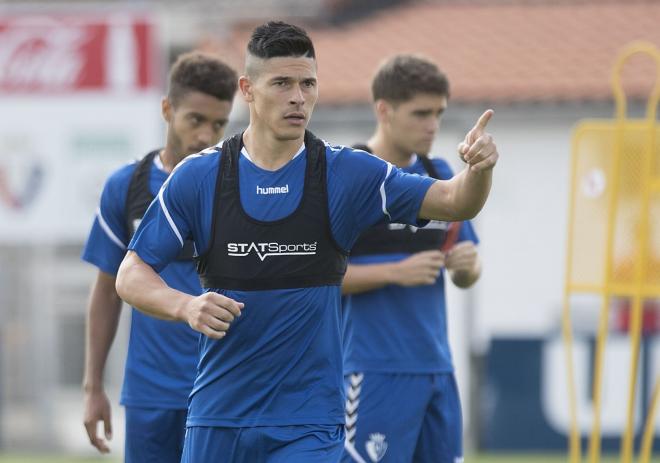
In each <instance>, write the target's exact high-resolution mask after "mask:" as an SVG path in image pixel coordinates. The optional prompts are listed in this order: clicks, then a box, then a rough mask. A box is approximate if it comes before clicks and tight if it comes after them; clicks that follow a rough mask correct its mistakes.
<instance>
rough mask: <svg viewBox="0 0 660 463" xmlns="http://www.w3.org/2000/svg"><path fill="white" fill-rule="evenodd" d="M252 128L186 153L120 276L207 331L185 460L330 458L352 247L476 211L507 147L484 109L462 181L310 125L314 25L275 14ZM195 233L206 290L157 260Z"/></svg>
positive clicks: (257, 37)
mask: <svg viewBox="0 0 660 463" xmlns="http://www.w3.org/2000/svg"><path fill="white" fill-rule="evenodd" d="M247 52H248V53H247V57H246V73H245V75H243V76H241V77H240V79H239V88H240V92H241V95H242V96H243V98H244V100H245V101H246V102H247V103H248V105H249V109H250V124H249V126H248V128H247V129H246V130H245V132H243V133H242V134H238V135H236V136H234V137H232V138H230V139H227V140H225V141H223V143H222V145H221V146H217V147H214V148H212V149H208V150H205V151H204V152H202V153H200V155H199V156H191V157H189V158H188V159H187V160H186V161H185V162H183V163H182V164H181V165H180V166H179V167H178V168H177V169H176V171H175V172H174V173H173V174H172V176H171V177H170V179H169V180H168V182H167V183H166V184H165V185H164V186H163V188H162V190H161V192H160V195H159V199H160V201H159V202H157V203H153V204H152V206H151V207H150V208H149V210H148V211H147V213H146V215H145V218H144V220H143V221H142V224H141V225H140V228H139V229H138V231H137V232H136V234H135V237H134V238H133V241H132V242H131V244H130V246H129V249H130V252H129V253H128V254H127V256H126V258H125V259H124V262H123V263H122V265H121V267H120V270H119V274H118V278H117V289H118V292H119V294H120V296H121V297H122V298H124V299H125V300H127V301H129V302H130V303H132V304H133V305H135V306H136V307H139V308H140V309H141V310H143V311H145V312H147V313H150V314H153V315H155V316H158V317H162V318H165V319H171V320H185V321H187V322H188V323H189V324H190V325H191V326H192V327H193V328H195V329H196V330H198V331H200V332H202V333H203V334H204V335H205V336H203V337H202V338H201V345H200V361H199V370H198V374H197V378H196V380H195V386H194V388H193V392H192V394H191V398H190V407H189V410H188V422H187V425H188V430H187V434H186V442H185V447H184V453H183V458H182V461H184V462H194V463H204V462H217V461H232V462H255V463H256V462H268V463H272V462H287V463H296V462H301V463H303V462H304V463H330V462H337V461H339V459H340V458H341V454H342V451H343V446H344V436H345V434H344V400H343V396H344V394H343V374H342V372H343V367H342V360H343V359H342V346H341V314H340V309H341V307H340V286H341V281H342V278H343V275H344V272H345V270H346V263H347V255H348V250H349V249H350V248H351V247H352V245H353V243H354V242H355V240H356V239H357V237H358V235H359V233H360V232H361V231H362V230H365V229H366V228H368V227H370V226H372V225H374V224H376V223H378V222H384V221H394V222H400V223H411V224H418V225H421V224H422V223H424V218H437V219H464V218H468V217H472V216H473V215H475V214H476V213H477V212H478V211H479V210H480V209H481V207H482V206H483V204H484V202H485V201H486V198H487V196H488V192H489V190H490V184H491V177H492V168H493V166H494V165H495V163H496V161H497V157H498V154H497V150H496V148H495V145H494V144H493V142H492V137H491V136H490V135H488V134H486V133H485V131H484V128H485V125H486V123H487V121H488V119H489V118H490V116H491V115H492V112H490V111H488V112H486V113H485V114H484V116H483V117H482V118H481V119H480V121H479V122H478V124H477V126H475V129H474V130H473V131H472V132H471V133H470V134H469V136H468V139H467V140H466V146H465V147H464V149H463V153H464V155H465V157H466V158H467V159H468V162H469V165H468V167H467V168H466V169H465V171H464V172H462V173H461V174H459V175H457V176H456V177H454V178H453V179H452V180H450V181H446V182H445V181H435V180H433V179H430V178H427V177H421V176H418V175H409V174H405V173H403V172H401V171H400V170H398V169H396V168H394V167H393V166H392V165H391V164H388V163H386V162H384V161H383V160H381V159H379V158H377V157H376V156H370V155H368V154H366V153H364V152H363V151H358V150H353V149H351V148H346V147H341V146H332V145H329V144H327V143H325V142H324V141H322V140H320V139H318V138H316V137H315V136H314V135H313V134H312V133H311V132H309V131H306V127H307V124H308V122H309V119H310V117H311V115H312V111H313V109H314V105H315V103H316V100H317V98H318V81H317V74H316V58H315V51H314V46H313V44H312V41H311V39H310V38H309V36H308V35H307V34H306V32H305V31H304V30H302V29H301V28H299V27H296V26H293V25H290V24H286V23H282V22H269V23H266V24H264V25H261V26H259V27H257V28H256V29H255V30H254V31H253V33H252V37H251V39H250V41H249V43H248V46H247ZM186 239H192V240H193V241H194V243H195V248H196V249H197V251H198V252H199V254H200V255H199V262H198V264H199V265H198V271H199V273H200V278H201V281H202V286H203V287H204V288H205V289H206V290H207V292H206V293H205V294H204V295H202V296H198V297H196V296H194V295H190V294H187V293H185V292H182V291H177V290H176V289H174V288H170V287H168V286H167V285H166V284H165V283H164V282H163V281H162V280H161V279H160V278H158V275H157V273H156V272H157V271H158V270H160V269H161V268H162V267H163V266H165V265H167V263H168V262H169V261H170V260H171V259H173V258H174V257H175V256H176V254H177V253H178V252H179V251H180V249H181V247H182V246H183V243H184V242H185V240H186Z"/></svg>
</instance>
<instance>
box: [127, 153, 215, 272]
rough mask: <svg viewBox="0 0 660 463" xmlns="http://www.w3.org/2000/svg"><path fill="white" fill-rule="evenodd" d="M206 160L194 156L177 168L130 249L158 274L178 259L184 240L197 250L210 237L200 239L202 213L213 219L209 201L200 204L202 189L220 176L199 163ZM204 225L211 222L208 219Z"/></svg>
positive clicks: (153, 204)
mask: <svg viewBox="0 0 660 463" xmlns="http://www.w3.org/2000/svg"><path fill="white" fill-rule="evenodd" d="M203 158H205V156H198V155H193V156H190V157H188V158H186V160H185V161H184V162H182V163H181V164H179V165H178V166H177V168H176V169H175V170H174V172H172V174H171V175H170V176H169V177H168V179H167V180H166V181H165V183H164V184H163V186H162V187H161V189H160V191H159V192H158V195H157V196H156V197H155V198H154V200H153V202H152V203H151V205H150V206H149V208H148V209H147V212H146V213H145V215H144V218H143V219H142V222H141V223H140V226H139V227H138V229H137V230H136V231H135V235H134V236H133V239H132V240H131V243H130V244H129V246H128V248H129V249H130V250H132V251H135V252H136V253H137V254H138V255H139V256H140V258H141V259H142V260H143V261H144V262H146V263H147V264H149V265H150V266H151V267H153V268H154V270H155V271H157V272H160V271H161V270H162V269H163V268H165V266H167V264H168V263H170V262H171V261H172V260H174V259H175V258H176V256H177V255H178V254H179V251H180V250H181V248H182V247H183V243H184V241H185V240H187V239H189V238H191V237H192V238H194V240H195V248H196V249H198V250H199V249H204V248H205V241H206V240H205V238H207V237H204V236H200V235H201V232H200V230H201V224H200V215H202V214H200V210H208V211H209V214H207V215H208V216H209V217H210V209H211V208H210V207H208V206H207V207H205V205H208V201H205V202H201V201H200V192H201V191H202V188H200V187H203V186H205V185H207V184H208V182H205V181H204V179H205V178H208V177H209V176H212V175H213V174H216V175H217V169H215V171H210V170H209V169H207V168H206V163H205V162H201V163H200V162H197V161H198V160H201V159H203ZM200 164H201V165H200ZM200 167H201V168H200ZM213 179H215V176H213ZM212 195H213V189H211V193H210V195H209V196H210V201H211V204H212ZM205 222H210V219H209V218H208V217H207V219H206V221H205ZM200 240H201V242H203V243H204V244H202V245H201V246H203V247H200Z"/></svg>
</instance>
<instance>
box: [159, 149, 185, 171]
mask: <svg viewBox="0 0 660 463" xmlns="http://www.w3.org/2000/svg"><path fill="white" fill-rule="evenodd" d="M158 156H160V162H161V163H162V164H163V170H165V172H168V173H170V172H172V171H173V170H174V168H175V167H176V165H177V164H178V163H179V162H181V159H179V158H178V157H177V156H176V154H174V150H173V149H172V148H171V147H169V146H165V148H163V149H162V150H160V152H159V153H158Z"/></svg>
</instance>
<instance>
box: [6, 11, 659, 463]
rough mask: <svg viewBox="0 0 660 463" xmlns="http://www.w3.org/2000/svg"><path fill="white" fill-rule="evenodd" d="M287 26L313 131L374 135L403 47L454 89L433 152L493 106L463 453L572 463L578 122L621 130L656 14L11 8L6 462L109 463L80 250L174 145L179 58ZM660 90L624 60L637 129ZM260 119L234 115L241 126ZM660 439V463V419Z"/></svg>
mask: <svg viewBox="0 0 660 463" xmlns="http://www.w3.org/2000/svg"><path fill="white" fill-rule="evenodd" d="M269 19H283V20H287V21H290V22H294V23H296V24H299V25H302V26H304V27H305V28H306V29H307V30H308V32H309V33H310V35H311V37H312V39H313V40H314V42H315V46H316V50H317V59H318V63H319V80H320V87H319V88H320V100H319V103H318V106H317V109H316V110H315V114H314V116H313V118H312V123H311V125H310V128H311V129H312V130H313V131H314V132H315V133H316V134H317V135H319V136H321V137H322V138H324V139H326V140H328V141H330V142H332V143H336V144H353V143H356V142H363V141H365V140H366V138H367V137H368V136H370V134H371V132H372V130H373V128H374V127H375V122H374V117H373V114H372V108H371V105H370V80H371V77H372V75H373V73H374V71H375V69H376V67H377V65H378V64H379V63H380V62H381V61H382V60H383V59H385V58H387V57H388V56H390V55H392V54H394V53H399V52H414V53H420V54H423V55H425V56H427V57H429V58H431V59H433V60H434V61H436V62H437V63H438V65H439V66H440V68H441V69H443V70H444V71H445V72H446V73H447V75H448V77H449V80H450V82H451V88H452V95H451V99H450V105H449V109H448V111H447V113H446V115H445V116H444V118H443V121H442V126H441V128H440V132H439V136H438V139H437V140H436V143H435V145H434V149H433V153H434V155H435V156H442V157H446V158H448V159H449V160H450V162H451V163H452V164H453V166H454V167H455V169H460V161H458V158H457V156H456V145H457V143H458V142H459V141H461V140H462V139H463V136H464V134H465V133H466V131H467V130H469V129H470V128H471V127H472V125H473V124H474V123H475V121H476V120H477V118H478V116H479V115H480V114H481V113H482V112H483V110H484V109H486V108H489V107H490V108H493V109H494V110H495V116H494V118H493V120H492V121H491V124H490V125H489V131H490V132H491V133H492V134H494V136H495V139H496V142H497V145H498V148H499V151H500V153H501V155H502V156H501V160H500V163H499V165H498V167H497V169H496V174H495V182H494V187H493V192H492V196H491V198H490V200H489V203H488V205H487V207H486V208H485V210H484V211H483V212H482V213H481V214H480V215H479V217H478V218H477V219H476V226H477V232H478V233H479V235H480V238H481V244H480V248H481V253H482V258H483V262H484V272H483V276H482V278H481V280H480V281H479V283H478V284H477V285H476V286H475V287H474V288H473V289H472V290H470V291H468V292H459V291H458V290H454V289H452V290H450V293H449V313H450V334H451V336H450V337H451V342H452V345H453V349H454V360H455V364H456V370H457V375H458V379H459V384H460V388H461V392H462V398H463V408H464V416H465V418H464V420H465V427H466V446H467V449H468V450H467V453H466V454H467V458H466V461H468V462H470V461H482V459H483V461H486V460H485V458H487V455H504V456H503V457H501V458H502V460H501V461H513V460H512V458H513V457H507V456H506V455H510V454H519V455H531V454H534V455H537V457H534V458H535V459H534V458H532V457H524V456H523V457H521V458H522V459H521V460H520V461H530V462H536V461H546V460H542V459H541V458H542V457H538V455H543V454H547V455H549V456H552V455H558V456H560V459H561V458H563V459H565V456H563V457H562V455H565V454H566V447H567V434H568V431H569V424H570V421H569V418H570V413H569V407H568V398H567V395H566V364H565V361H564V357H563V351H562V350H561V336H560V316H561V308H562V299H563V294H564V279H565V276H566V248H567V236H568V217H569V212H568V204H569V193H570V185H571V177H570V167H571V139H572V136H573V128H574V127H575V126H576V124H577V123H578V122H579V121H581V120H583V119H585V118H611V117H612V116H613V114H614V103H613V98H612V91H611V86H610V77H611V74H612V66H613V65H614V63H615V60H616V57H617V54H618V53H619V51H620V50H621V49H622V48H623V47H625V46H626V45H627V44H629V43H631V42H632V41H635V40H645V41H648V42H651V43H653V44H655V45H656V46H660V2H659V1H652V0H647V1H635V0H625V1H624V0H601V1H597V0H491V1H488V0H361V1H358V0H195V1H193V0H190V1H186V2H180V1H175V0H163V1H147V0H143V1H130V2H129V1H127V0H124V1H119V0H117V1H112V0H106V1H102V0H99V1H93V2H92V1H83V0H79V1H69V2H66V3H64V2H63V3H60V2H56V1H45V0H44V1H41V2H29V3H28V2H24V1H17V0H15V1H10V0H0V455H3V454H5V455H13V457H11V458H12V459H11V461H31V460H29V459H28V456H27V455H28V454H58V455H63V456H64V457H63V459H62V460H61V461H78V460H75V458H78V457H80V458H82V457H91V456H94V453H95V451H94V449H93V448H92V447H91V446H90V445H89V443H88V441H87V438H86V435H85V432H84V428H83V425H82V406H83V403H82V393H81V381H82V372H83V359H84V324H85V307H86V302H87V301H86V298H87V295H88V291H89V286H90V283H91V281H92V278H93V277H94V275H95V269H94V268H93V267H91V266H89V265H86V264H84V263H82V262H81V261H80V258H79V256H80V252H81V249H82V245H83V243H84V240H85V239H86V236H87V233H88V231H89V228H90V226H91V224H92V220H93V216H94V212H95V209H96V207H97V203H98V198H99V194H100V192H101V188H102V185H103V182H104V180H105V178H106V176H107V175H108V174H109V173H110V172H111V171H113V170H114V169H116V168H117V167H118V166H120V165H121V164H122V163H124V162H127V161H129V160H131V159H135V158H138V157H141V156H142V155H143V154H145V153H146V152H147V151H149V150H151V149H153V148H154V147H155V146H160V144H161V140H162V139H163V134H164V127H165V125H164V123H163V121H162V119H161V116H160V99H161V97H162V95H163V93H164V82H165V81H166V72H167V68H168V66H169V64H170V63H171V62H172V61H173V60H174V59H175V58H176V56H177V55H178V54H179V53H181V52H185V51H188V50H190V49H193V48H197V49H203V50H207V51H213V52H216V53H218V54H219V55H220V56H221V57H223V58H224V59H225V60H227V61H228V62H229V63H230V64H232V65H233V66H234V67H235V68H236V69H238V70H241V69H242V59H243V56H244V47H245V44H246V42H247V38H248V37H249V34H250V32H251V30H252V28H253V27H254V26H255V25H257V24H259V23H261V22H264V21H266V20H269ZM655 76H656V70H655V68H654V66H653V63H652V61H650V60H645V59H632V60H631V61H630V62H629V63H628V64H627V65H626V66H625V68H624V70H623V73H622V78H623V85H624V90H625V94H626V97H627V101H628V115H629V117H643V115H644V112H645V108H646V106H645V105H646V100H647V98H648V96H649V94H650V92H651V88H652V86H653V82H654V79H655ZM246 123H247V108H246V106H245V105H244V104H243V102H242V101H237V102H236V105H235V108H234V111H233V113H232V117H231V125H230V127H229V129H228V131H227V134H232V133H234V132H235V131H238V130H241V129H242V128H244V127H245V126H246ZM597 187H598V186H597V185H596V188H597ZM571 301H572V309H573V325H574V328H575V330H576V339H575V344H574V345H575V348H576V352H577V355H576V366H575V368H576V371H577V372H578V373H579V374H578V375H577V395H578V415H579V418H580V419H579V429H580V432H581V433H582V436H583V437H585V436H587V435H588V433H589V430H590V423H591V413H592V408H593V406H592V402H591V400H592V397H591V392H590V386H589V384H590V378H591V375H592V371H593V351H594V337H595V331H596V324H597V323H596V321H597V313H598V309H599V304H600V303H599V300H598V298H596V297H593V296H589V295H586V296H583V297H579V298H573V299H572V300H571ZM647 309H648V311H649V312H650V313H651V315H649V316H648V317H647V318H645V320H648V321H646V322H645V323H646V325H645V331H644V333H645V334H644V336H643V340H642V357H641V362H640V369H639V376H638V394H637V401H636V404H635V410H636V420H635V423H636V429H637V431H640V430H641V428H642V424H643V419H644V416H645V412H646V410H647V409H648V405H649V400H650V396H651V391H652V388H653V385H654V382H655V379H656V378H658V376H659V375H660V337H659V336H658V330H660V312H658V311H660V309H658V305H657V304H656V303H654V302H653V301H647ZM653 313H657V316H654V315H653ZM128 315H129V311H128V310H124V313H123V321H122V326H121V328H120V330H119V333H118V337H117V339H116V340H115V343H114V347H113V351H112V353H111V358H110V360H109V363H108V369H107V372H106V378H107V380H106V383H107V386H108V389H109V391H110V393H111V394H113V412H114V417H113V419H114V430H115V436H114V439H113V442H112V449H113V453H112V456H111V457H106V458H104V459H105V460H106V461H115V460H116V461H119V459H120V458H121V455H122V442H123V410H122V409H121V408H120V407H119V406H118V395H119V387H120V385H121V381H122V375H123V362H124V358H125V348H126V344H127V333H128V330H127V324H128V323H129V322H130V317H128ZM619 315H620V312H617V311H616V310H615V311H613V312H612V317H611V319H610V325H609V329H610V336H609V341H608V347H607V351H606V360H605V362H606V366H605V371H604V374H603V375H604V376H603V388H604V390H605V391H606V392H605V394H604V398H603V406H602V416H603V425H602V436H603V448H604V449H605V451H608V452H611V451H616V450H618V447H619V439H620V436H621V434H622V432H623V430H624V428H625V417H626V406H625V404H626V394H627V387H628V383H627V376H628V368H629V366H628V365H629V360H628V358H629V357H630V347H629V340H628V337H627V335H626V334H625V329H626V328H627V319H626V317H625V316H619ZM654 432H655V434H654V441H653V442H654V447H653V448H654V450H655V455H656V458H657V455H658V453H659V452H660V416H658V417H657V419H656V423H655V431H654ZM640 433H641V432H640ZM477 455H481V456H480V457H477ZM2 458H3V457H2V456H0V461H10V457H6V458H7V460H3V459H2ZM478 458H481V459H478ZM113 459H114V460H113ZM44 461H46V460H44ZM48 461H50V460H48ZM58 461H60V460H58ZM498 461H499V460H498ZM548 461H554V460H548ZM558 461H560V460H558Z"/></svg>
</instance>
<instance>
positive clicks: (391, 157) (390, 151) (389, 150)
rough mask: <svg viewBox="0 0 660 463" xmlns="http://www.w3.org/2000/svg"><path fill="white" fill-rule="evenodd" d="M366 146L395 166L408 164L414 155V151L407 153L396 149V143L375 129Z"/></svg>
mask: <svg viewBox="0 0 660 463" xmlns="http://www.w3.org/2000/svg"><path fill="white" fill-rule="evenodd" d="M367 146H369V148H370V149H371V150H372V151H373V153H374V154H375V155H377V156H378V157H379V158H381V159H383V160H385V161H387V162H390V163H392V164H394V165H395V166H397V167H406V166H409V165H410V162H411V161H412V159H413V156H414V155H415V153H408V152H405V151H402V150H400V149H398V148H397V147H396V145H395V144H394V143H391V142H390V141H389V140H388V139H387V137H386V136H385V134H383V132H381V131H380V130H376V133H374V134H373V136H372V137H371V138H370V139H369V141H368V142H367Z"/></svg>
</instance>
